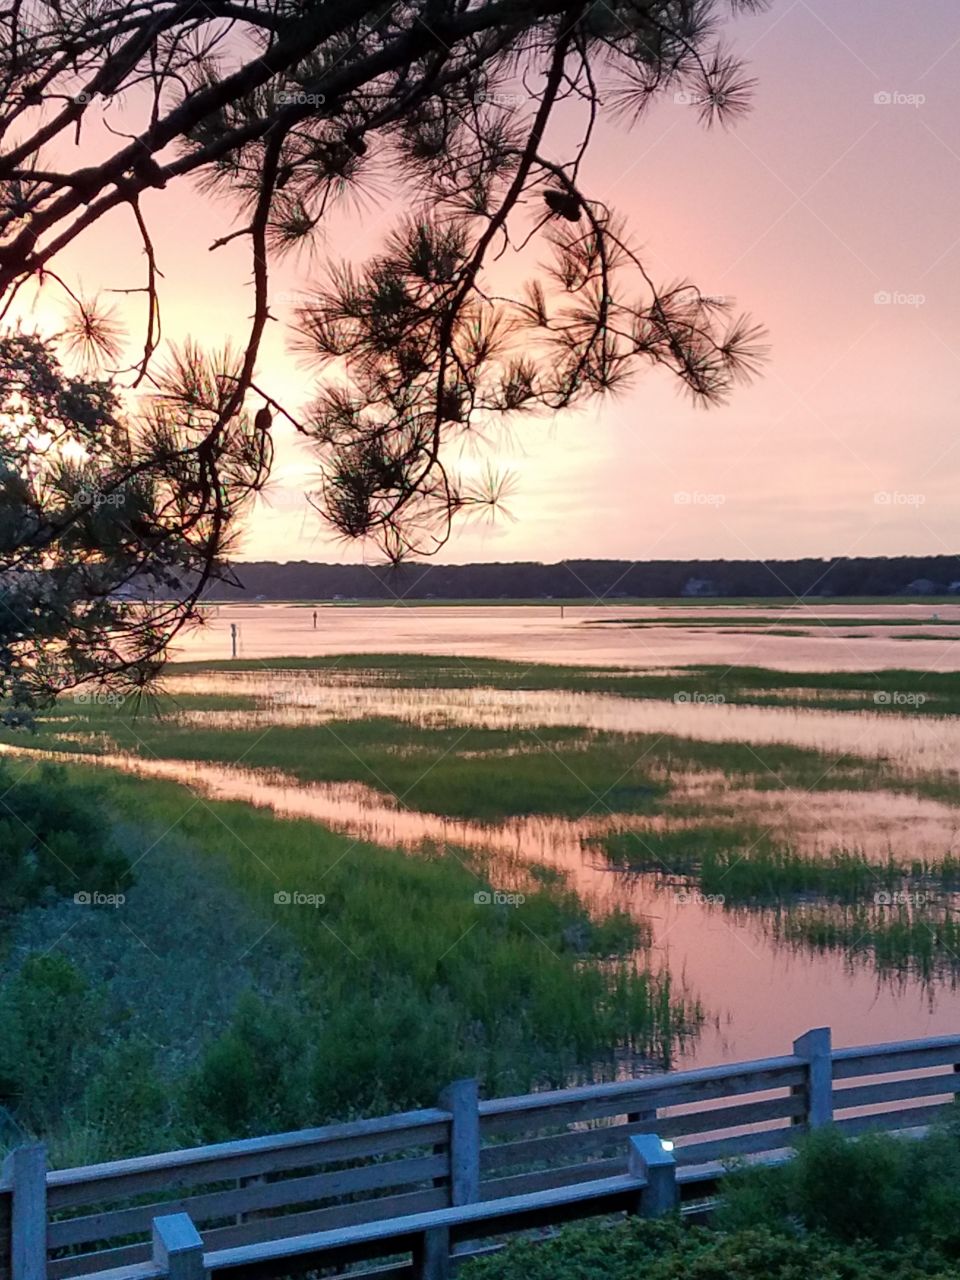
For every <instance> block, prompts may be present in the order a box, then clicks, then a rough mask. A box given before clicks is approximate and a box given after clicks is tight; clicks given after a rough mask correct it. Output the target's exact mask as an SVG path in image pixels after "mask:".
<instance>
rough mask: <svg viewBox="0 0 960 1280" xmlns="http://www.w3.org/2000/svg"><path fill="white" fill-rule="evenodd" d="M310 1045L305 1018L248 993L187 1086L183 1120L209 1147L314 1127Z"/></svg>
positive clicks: (208, 1050)
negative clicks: (249, 1136) (244, 1137)
mask: <svg viewBox="0 0 960 1280" xmlns="http://www.w3.org/2000/svg"><path fill="white" fill-rule="evenodd" d="M308 1048H309V1039H308V1035H307V1029H306V1026H305V1019H304V1017H303V1016H302V1015H300V1014H298V1013H296V1012H294V1011H292V1010H288V1009H284V1008H282V1007H281V1006H280V1005H278V1004H276V1003H270V1004H267V1003H266V1002H265V1001H263V1000H261V999H259V998H258V997H256V996H254V995H252V994H250V993H246V994H245V995H243V996H242V997H241V999H240V1003H239V1005H238V1006H237V1011H236V1013H235V1015H234V1018H233V1021H232V1023H231V1025H230V1027H229V1028H228V1030H227V1031H225V1032H224V1033H223V1035H221V1036H220V1037H219V1038H218V1039H217V1040H215V1041H214V1042H213V1044H211V1045H210V1047H209V1048H208V1049H207V1051H206V1053H205V1055H204V1058H203V1060H202V1062H201V1064H200V1066H199V1068H198V1069H197V1071H196V1072H195V1073H194V1075H193V1076H192V1077H191V1079H190V1080H189V1081H188V1083H187V1085H186V1088H185V1091H184V1093H185V1096H184V1112H185V1117H186V1123H187V1124H188V1125H189V1126H191V1127H192V1128H193V1129H195V1130H196V1133H197V1134H198V1136H199V1138H200V1140H201V1141H204V1142H222V1141H226V1140H227V1139H229V1138H236V1137H237V1136H238V1135H240V1134H258V1133H276V1132H277V1131H278V1130H284V1129H294V1128H297V1127H298V1126H299V1125H303V1124H307V1123H309V1122H310V1116H309V1111H308V1108H309V1102H310V1089H309V1076H308Z"/></svg>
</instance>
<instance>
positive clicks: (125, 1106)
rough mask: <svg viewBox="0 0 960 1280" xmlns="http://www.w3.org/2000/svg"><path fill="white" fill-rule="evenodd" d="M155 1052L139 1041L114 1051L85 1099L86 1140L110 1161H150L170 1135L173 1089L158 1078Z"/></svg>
mask: <svg viewBox="0 0 960 1280" xmlns="http://www.w3.org/2000/svg"><path fill="white" fill-rule="evenodd" d="M155 1057H156V1054H155V1052H154V1050H153V1048H152V1047H151V1046H150V1045H148V1044H146V1043H144V1042H143V1041H139V1040H128V1041H125V1042H121V1043H120V1044H115V1045H112V1046H111V1047H110V1048H109V1049H108V1050H107V1052H106V1053H105V1054H104V1056H103V1058H102V1060H101V1061H100V1062H99V1063H98V1065H97V1071H96V1074H95V1075H94V1076H93V1077H92V1079H91V1080H90V1083H89V1085H88V1086H87V1089H86V1091H85V1092H84V1096H83V1103H82V1106H81V1111H82V1113H83V1118H84V1120H85V1122H86V1123H85V1126H84V1130H85V1136H86V1138H87V1142H88V1144H89V1146H90V1148H91V1149H92V1150H93V1151H95V1152H98V1153H99V1152H102V1151H103V1150H108V1151H109V1152H110V1156H111V1158H112V1159H116V1160H122V1159H123V1158H124V1157H126V1156H139V1155H147V1154H148V1153H150V1152H151V1151H153V1150H154V1146H155V1143H156V1141H157V1135H158V1134H159V1133H163V1132H165V1131H166V1129H167V1126H168V1124H169V1118H170V1117H169V1113H170V1110H171V1102H172V1099H171V1094H170V1090H169V1088H167V1087H166V1085H165V1084H164V1082H163V1081H162V1080H161V1079H160V1078H159V1076H158V1075H157V1071H156V1065H155Z"/></svg>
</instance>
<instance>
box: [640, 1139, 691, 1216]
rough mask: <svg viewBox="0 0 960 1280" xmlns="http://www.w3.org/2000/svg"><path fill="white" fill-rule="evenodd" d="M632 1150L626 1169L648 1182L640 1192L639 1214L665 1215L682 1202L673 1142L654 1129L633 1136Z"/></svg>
mask: <svg viewBox="0 0 960 1280" xmlns="http://www.w3.org/2000/svg"><path fill="white" fill-rule="evenodd" d="M629 1150H630V1154H629V1158H628V1161H627V1171H628V1172H629V1173H631V1174H632V1175H633V1176H634V1177H635V1178H643V1179H644V1180H645V1181H646V1184H647V1185H646V1186H645V1187H644V1189H643V1191H641V1193H640V1203H639V1213H640V1216H641V1217H642V1218H662V1217H663V1215H664V1214H666V1213H673V1211H674V1210H675V1209H676V1208H677V1206H678V1205H679V1203H680V1191H679V1188H678V1187H677V1160H676V1156H674V1154H673V1145H672V1144H671V1145H670V1146H665V1145H664V1144H663V1142H661V1140H660V1139H659V1138H658V1137H657V1135H656V1134H655V1133H638V1134H635V1135H634V1136H633V1137H632V1138H631V1139H630V1149H629Z"/></svg>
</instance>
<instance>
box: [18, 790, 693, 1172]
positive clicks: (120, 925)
mask: <svg viewBox="0 0 960 1280" xmlns="http://www.w3.org/2000/svg"><path fill="white" fill-rule="evenodd" d="M70 776H71V780H72V782H74V783H75V784H77V785H80V786H85V785H88V784H89V781H90V777H91V771H90V770H89V768H83V767H77V768H74V769H71V771H70ZM105 777H109V778H110V782H109V788H108V790H107V791H106V792H105V793H104V794H103V798H102V799H101V800H100V802H99V803H100V804H101V805H102V809H103V820H104V824H105V827H106V824H108V823H112V824H117V825H118V827H119V829H120V830H121V831H122V836H123V846H124V848H125V850H126V851H127V853H128V856H129V859H130V862H131V863H132V869H133V877H134V883H133V885H132V887H129V888H127V889H126V892H125V895H124V898H125V900H124V901H123V902H122V903H121V904H119V905H113V906H111V907H110V908H109V909H107V908H99V907H97V906H96V905H89V904H85V903H78V902H75V901H73V899H72V898H71V897H69V896H66V897H62V898H59V899H57V900H56V901H45V902H44V903H43V904H42V905H37V906H34V907H27V908H25V909H24V910H23V911H21V912H20V913H19V914H18V915H17V916H16V917H15V918H13V919H11V920H9V921H8V927H7V938H6V960H5V974H4V976H5V979H6V980H5V982H4V984H3V990H2V996H0V1029H2V1030H3V1032H4V1033H5V1044H4V1059H3V1060H4V1061H6V1062H8V1063H10V1064H14V1065H15V1064H17V1063H18V1062H19V1063H20V1064H21V1065H20V1066H19V1067H17V1069H16V1070H14V1068H13V1066H10V1067H9V1069H8V1076H9V1078H8V1079H7V1083H6V1085H5V1086H4V1089H5V1093H4V1097H3V1099H2V1100H3V1101H4V1103H5V1105H7V1106H8V1107H10V1108H11V1109H12V1110H13V1113H14V1115H15V1116H16V1117H17V1119H18V1123H20V1124H22V1125H23V1126H24V1127H25V1128H26V1129H28V1130H30V1131H32V1132H35V1133H39V1134H44V1135H46V1136H47V1137H48V1139H49V1140H50V1141H51V1143H52V1146H53V1150H54V1156H55V1158H57V1159H58V1160H59V1161H60V1162H61V1163H63V1162H64V1161H75V1160H77V1159H95V1158H105V1157H108V1156H119V1155H123V1154H130V1153H132V1151H134V1150H141V1151H145V1150H150V1149H156V1148H159V1147H163V1146H168V1145H170V1144H171V1143H180V1142H191V1141H199V1140H219V1139H224V1138H228V1137H234V1136H239V1135H241V1134H246V1133H250V1134H255V1133H258V1132H268V1131H271V1130H278V1129H284V1128H291V1127H297V1126H300V1125H306V1124H317V1123H320V1122H322V1121H324V1120H329V1119H334V1118H341V1119H343V1118H347V1117H349V1116H351V1115H362V1114H369V1113H379V1112H385V1111H390V1110H394V1109H403V1108H406V1107H411V1106H418V1105H424V1104H430V1103H431V1102H432V1101H433V1100H434V1098H435V1096H436V1093H437V1091H438V1090H439V1088H440V1087H441V1086H442V1085H443V1084H445V1083H447V1082H448V1081H449V1080H451V1079H453V1078H456V1077H458V1076H463V1075H475V1076H477V1077H478V1078H479V1079H480V1081H481V1085H482V1088H483V1089H484V1090H485V1091H486V1092H488V1093H491V1094H494V1093H512V1092H523V1091H524V1090H527V1089H529V1088H531V1087H535V1086H538V1085H559V1084H562V1083H565V1082H567V1081H569V1080H575V1079H591V1078H604V1077H606V1076H609V1075H612V1073H613V1072H614V1070H615V1064H616V1060H617V1058H618V1056H620V1055H622V1054H623V1053H628V1054H629V1053H633V1054H635V1055H636V1057H637V1060H638V1061H649V1062H651V1063H657V1064H659V1065H661V1066H663V1065H667V1064H668V1063H669V1062H670V1061H671V1059H672V1056H673V1054H674V1052H675V1050H676V1048H677V1046H678V1044H680V1043H682V1042H683V1041H684V1040H685V1039H686V1038H688V1037H690V1036H693V1035H695V1034H696V1030H697V1026H698V1023H699V1020H700V1017H701V1015H700V1011H699V1010H698V1009H697V1007H696V1006H695V1005H693V1004H691V1003H690V1002H689V1001H687V1000H685V999H684V997H683V995H682V993H680V992H676V991H674V990H673V988H672V985H671V982H670V979H669V977H668V976H667V975H665V974H660V973H654V972H650V971H649V970H648V969H647V967H646V966H645V964H644V962H643V960H642V950H643V947H644V945H645V943H646V941H647V938H646V936H645V934H644V931H643V930H642V929H640V928H638V927H637V926H636V925H634V924H632V923H631V922H630V921H629V920H627V919H626V918H625V917H623V916H621V915H619V914H618V913H616V912H613V913H610V912H607V913H603V912H600V911H596V910H593V911H591V910H590V909H589V907H588V905H587V904H586V903H584V902H583V901H582V900H581V899H580V898H579V897H578V896H577V895H576V894H575V893H574V892H573V891H572V890H571V889H570V888H569V887H568V886H567V884H566V883H565V882H564V880H563V878H562V876H560V875H559V874H558V873H557V872H555V871H547V870H546V869H539V868H536V867H532V868H531V867H527V866H524V867H517V866H511V865H510V864H509V863H508V862H503V861H500V862H495V861H493V860H491V859H485V858H479V857H477V856H475V855H468V854H466V853H463V852H461V851H456V850H450V851H447V850H439V849H437V850H425V851H423V852H422V853H421V854H419V855H411V854H406V853H401V852H398V851H395V850H391V849H385V848H381V847H379V846H376V845H371V844H368V843H363V842H359V841H354V840H350V839H348V838H346V837H342V836H338V835H335V834H334V833H332V832H330V831H327V830H326V829H324V828H323V827H320V826H318V825H316V824H314V823H310V822H298V821H284V820H281V819H278V818H275V817H273V816H272V815H271V814H269V813H268V812H266V811H264V810H258V809H255V808H253V807H252V806H249V805H244V804H215V803H210V802H207V801H202V800H199V799H198V798H197V797H196V796H194V795H192V794H191V793H190V792H189V791H187V790H186V789H185V788H182V787H180V786H176V785H174V784H165V783H157V782H145V781H143V780H140V779H133V778H129V777H125V776H115V777H114V776H110V775H105V774H104V773H103V771H97V779H98V780H99V782H100V784H101V785H102V783H103V780H104V778H105ZM92 887H93V888H96V886H92ZM497 893H499V894H501V895H507V896H506V898H505V899H503V901H502V902H500V903H498V902H497V901H496V898H495V895H496V894H497ZM478 894H479V895H480V896H479V898H478V897H477V895H478ZM518 894H519V895H520V897H521V900H519V901H518V900H517V897H516V895H518ZM511 895H512V896H511ZM491 896H493V897H494V900H493V901H490V900H489V899H490V898H491ZM174 921H176V922H177V923H176V925H175V926H174V925H173V923H172V922H174ZM205 921H208V923H205ZM638 954H639V955H640V957H641V958H640V959H639V960H638V959H637V956H638ZM195 986H198V987H199V988H200V990H201V991H205V990H206V991H209V990H210V988H211V986H212V987H214V988H216V989H217V990H220V989H221V988H222V989H223V991H224V992H225V993H226V994H225V996H223V997H217V998H216V999H213V1000H212V1001H211V1002H210V1004H209V1006H208V1007H206V1008H201V1007H199V1006H198V1003H197V1001H196V999H194V998H193V996H192V994H191V993H192V992H193V988H194V987H195ZM178 1014H179V1017H178V1016H175V1015H178ZM171 1015H174V1016H171ZM38 1055H39V1057H38ZM0 1079H2V1072H0ZM65 1098H66V1099H71V1100H72V1101H71V1103H70V1104H69V1105H68V1107H67V1108H66V1111H64V1108H63V1099H65Z"/></svg>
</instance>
